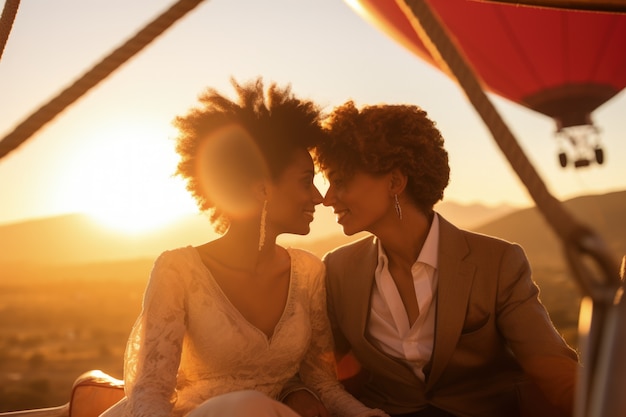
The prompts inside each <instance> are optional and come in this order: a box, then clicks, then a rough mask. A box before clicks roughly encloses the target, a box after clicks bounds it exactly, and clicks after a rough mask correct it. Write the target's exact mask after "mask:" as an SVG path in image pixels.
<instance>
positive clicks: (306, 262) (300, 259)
mask: <svg viewBox="0 0 626 417" xmlns="http://www.w3.org/2000/svg"><path fill="white" fill-rule="evenodd" d="M287 252H288V253H289V256H290V257H291V266H292V268H293V269H294V270H296V271H309V272H311V274H312V275H316V274H317V273H319V272H320V271H323V270H324V263H323V262H322V260H321V259H320V258H319V257H318V256H317V255H315V254H314V253H312V252H309V251H307V250H305V249H300V248H287Z"/></svg>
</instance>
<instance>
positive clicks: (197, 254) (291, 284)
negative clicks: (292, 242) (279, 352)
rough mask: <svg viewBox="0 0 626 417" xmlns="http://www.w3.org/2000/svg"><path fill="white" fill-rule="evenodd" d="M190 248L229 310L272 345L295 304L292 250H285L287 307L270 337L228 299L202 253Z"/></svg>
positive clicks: (284, 308)
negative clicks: (287, 279)
mask: <svg viewBox="0 0 626 417" xmlns="http://www.w3.org/2000/svg"><path fill="white" fill-rule="evenodd" d="M189 247H190V248H191V250H192V251H193V252H194V253H195V257H196V259H197V260H198V262H200V264H201V265H202V268H203V270H204V272H205V273H206V275H208V277H209V279H208V281H209V282H210V283H211V285H212V286H213V287H214V288H215V290H216V291H217V293H218V294H219V296H220V297H221V298H222V299H223V301H224V303H225V304H226V305H227V306H228V308H229V309H230V310H231V311H232V312H233V313H234V314H235V315H236V316H237V317H238V318H240V319H241V321H243V322H244V323H246V325H247V326H248V327H250V328H251V329H252V330H253V331H255V332H256V333H258V334H260V335H261V336H262V337H263V340H264V341H265V343H266V344H267V345H268V346H269V345H271V343H272V340H274V339H275V337H276V335H277V334H278V332H279V331H280V328H281V327H282V326H281V325H282V323H283V321H284V320H285V317H286V316H287V314H288V313H289V311H290V309H291V306H292V304H293V303H292V299H293V291H294V288H295V286H294V282H293V281H294V279H293V277H294V271H293V258H292V253H291V251H290V249H289V248H285V250H286V251H287V254H288V255H289V286H288V288H287V299H286V300H285V306H284V307H283V311H282V313H281V315H280V317H279V319H278V321H277V322H276V324H275V325H274V331H273V332H272V334H271V335H270V336H268V335H267V333H265V332H264V331H263V330H261V329H260V328H258V327H257V326H255V325H254V324H252V323H251V322H250V320H248V319H247V318H246V317H245V316H244V315H243V313H242V312H241V311H240V310H239V309H238V308H237V307H235V305H234V304H233V303H232V301H231V300H230V298H228V296H227V295H226V293H225V292H224V290H223V289H222V287H221V286H220V284H219V282H217V279H215V276H214V275H213V272H212V271H211V269H210V268H209V267H208V266H207V265H206V264H205V263H204V261H203V260H202V256H201V255H200V252H199V251H198V249H197V248H195V247H193V246H189Z"/></svg>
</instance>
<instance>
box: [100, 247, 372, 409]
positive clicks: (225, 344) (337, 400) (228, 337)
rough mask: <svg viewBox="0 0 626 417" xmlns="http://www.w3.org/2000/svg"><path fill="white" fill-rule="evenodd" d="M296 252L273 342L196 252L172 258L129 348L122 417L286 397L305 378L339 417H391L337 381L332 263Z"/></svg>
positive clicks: (152, 285)
mask: <svg viewBox="0 0 626 417" xmlns="http://www.w3.org/2000/svg"><path fill="white" fill-rule="evenodd" d="M288 253H289V255H290V257H291V276H290V284H289V293H288V297H287V303H286V305H285V309H284V311H283V314H282V316H281V318H280V320H279V322H278V324H277V326H276V328H275V330H274V333H273V335H272V337H271V338H268V337H267V335H266V334H265V333H263V332H262V331H261V330H259V329H258V328H256V327H254V326H253V325H252V324H251V323H250V322H248V321H247V320H246V319H245V318H244V317H243V315H242V314H241V313H240V312H239V311H238V310H237V309H236V308H235V307H234V306H233V305H232V304H231V303H230V301H229V300H228V298H227V297H226V296H225V294H224V293H223V292H222V290H221V288H220V287H219V285H218V284H217V282H216V281H215V280H214V278H213V277H212V275H211V272H210V271H209V270H208V269H207V268H206V266H205V265H204V264H203V262H202V260H201V259H200V256H199V254H198V252H197V251H196V249H195V248H193V247H191V246H188V247H185V248H181V249H176V250H172V251H167V252H164V253H163V254H162V255H161V256H160V257H159V258H158V259H157V260H156V262H155V264H154V267H153V270H152V273H151V275H150V281H149V283H148V286H147V288H146V292H145V296H144V302H143V309H142V313H141V315H140V316H139V317H138V319H137V321H136V323H135V325H134V327H133V329H132V332H131V335H130V338H129V341H128V345H127V348H126V354H125V366H124V379H125V385H126V396H127V398H126V400H125V402H126V404H125V406H124V407H123V411H122V414H123V415H128V416H133V417H143V416H146V417H148V416H149V417H158V416H183V415H185V414H186V413H188V412H189V411H191V410H193V409H194V408H195V407H197V406H198V405H199V404H201V403H202V402H203V401H205V400H206V399H208V398H211V397H213V396H216V395H219V394H223V393H227V392H231V391H236V390H243V389H254V390H258V391H261V392H263V393H265V394H267V395H269V396H270V397H272V398H278V396H279V394H280V392H281V389H282V388H283V386H284V384H285V382H287V381H288V380H289V379H290V378H291V377H292V376H293V375H294V374H296V373H297V372H298V371H299V372H300V376H301V378H302V380H303V382H304V383H305V384H306V385H307V386H308V387H310V388H312V389H313V390H314V391H315V392H316V394H318V396H319V397H320V398H321V399H322V401H323V402H324V403H325V405H326V407H327V408H328V409H329V410H330V412H331V413H332V414H333V415H335V416H373V415H381V414H380V413H379V412H377V411H375V410H370V409H368V408H366V407H365V406H363V405H362V404H361V403H360V402H358V401H357V400H355V399H354V398H353V397H352V396H350V395H349V394H348V393H347V392H345V391H344V390H343V389H342V388H341V386H340V384H339V383H338V382H337V379H336V374H335V365H334V360H333V355H332V337H331V333H330V328H329V324H328V318H327V316H326V304H325V288H324V266H323V263H322V262H321V261H320V260H319V259H318V258H316V257H315V256H314V255H312V254H310V253H308V252H305V251H302V250H298V249H288ZM107 417H110V416H107Z"/></svg>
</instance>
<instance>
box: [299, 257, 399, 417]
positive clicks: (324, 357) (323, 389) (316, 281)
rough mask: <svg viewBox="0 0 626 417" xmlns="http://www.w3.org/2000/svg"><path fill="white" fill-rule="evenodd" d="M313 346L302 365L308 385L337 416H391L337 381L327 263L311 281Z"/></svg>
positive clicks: (301, 374)
mask: <svg viewBox="0 0 626 417" xmlns="http://www.w3.org/2000/svg"><path fill="white" fill-rule="evenodd" d="M309 290H310V294H311V295H310V300H311V305H310V314H311V330H312V334H311V345H310V347H309V350H308V351H307V353H306V355H305V358H304V360H303V362H302V364H301V365H300V376H301V377H302V381H303V382H304V384H305V385H306V386H308V387H310V388H312V389H313V391H315V392H316V393H317V394H318V396H319V397H320V399H321V400H322V402H323V403H324V405H325V406H326V407H327V408H328V410H329V411H330V413H331V414H332V415H333V416H336V417H369V416H387V414H385V413H384V412H383V411H381V410H375V409H370V408H368V407H366V406H365V405H363V404H362V403H361V402H359V401H358V400H357V399H356V398H354V397H353V396H352V395H351V394H350V393H348V392H347V391H345V390H344V388H343V386H342V385H341V384H340V383H339V381H338V380H337V370H336V365H335V357H334V353H333V339H332V335H331V330H330V323H329V321H328V315H327V312H326V288H325V284H324V266H323V264H321V266H320V267H319V270H316V272H315V274H314V276H313V279H312V280H311V286H310V288H309Z"/></svg>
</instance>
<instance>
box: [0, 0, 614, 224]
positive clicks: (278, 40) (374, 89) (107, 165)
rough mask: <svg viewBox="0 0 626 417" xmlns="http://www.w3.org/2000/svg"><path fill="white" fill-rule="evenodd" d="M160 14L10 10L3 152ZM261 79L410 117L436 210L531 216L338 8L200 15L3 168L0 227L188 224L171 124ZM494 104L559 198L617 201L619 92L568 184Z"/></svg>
mask: <svg viewBox="0 0 626 417" xmlns="http://www.w3.org/2000/svg"><path fill="white" fill-rule="evenodd" d="M173 3H174V0H149V1H148V0H136V1H132V2H129V1H126V0H90V1H81V0H56V1H42V0H40V1H28V2H22V3H21V5H20V9H19V11H18V14H17V17H16V20H15V23H14V26H13V29H12V32H11V36H10V37H9V40H8V43H7V45H6V48H5V50H4V54H3V56H2V59H1V60H0V98H1V99H0V114H1V115H2V117H0V138H1V137H4V135H6V134H7V133H9V132H10V131H11V130H12V129H13V128H14V127H15V125H17V124H18V123H19V122H21V121H22V120H23V119H24V118H26V117H27V116H28V115H30V114H31V113H32V112H33V111H35V110H36V109H37V108H38V107H39V106H40V105H42V104H43V103H45V102H46V101H47V100H49V99H50V98H51V97H53V96H54V95H56V94H57V93H58V92H59V91H60V90H61V89H63V88H64V87H66V86H67V85H69V84H70V83H71V82H72V81H73V80H74V79H76V78H77V77H79V76H81V75H82V74H83V73H84V72H85V71H86V70H87V69H89V68H90V67H91V66H92V65H93V64H94V63H96V62H98V61H99V60H100V59H101V58H102V57H103V56H105V55H106V54H108V53H109V52H110V51H111V50H113V49H114V48H115V47H117V46H118V45H119V44H121V43H122V42H123V41H125V40H126V39H127V38H129V37H130V36H131V35H133V34H134V33H135V32H136V31H137V30H139V29H140V28H141V27H142V26H143V25H144V24H145V23H146V22H147V21H149V20H150V19H152V18H154V17H155V16H157V15H158V14H160V13H161V12H162V11H163V10H164V9H166V8H167V7H169V6H170V5H171V4H173ZM259 75H260V76H263V78H264V79H265V80H267V81H268V82H269V81H276V82H278V83H279V84H287V83H290V84H291V85H292V88H293V91H294V92H295V93H296V94H298V95H301V96H304V97H308V98H311V99H313V100H315V101H316V102H318V103H319V104H320V105H322V106H324V108H325V109H327V110H330V109H332V107H334V106H336V105H338V104H341V103H343V102H344V101H346V100H347V99H354V100H355V101H356V103H357V104H358V105H363V104H376V103H381V102H386V103H413V104H417V105H419V106H421V107H423V108H424V109H425V110H426V111H427V112H428V113H429V115H430V116H431V117H432V118H433V119H434V120H435V121H436V122H437V124H438V127H439V128H440V130H441V131H442V133H443V135H444V138H445V139H446V147H447V149H448V151H449V153H450V164H451V168H452V174H451V183H450V185H449V187H448V189H447V191H446V195H445V199H446V200H451V201H458V202H461V203H474V202H478V203H484V204H489V205H494V204H500V203H508V204H513V205H519V206H527V205H529V204H531V200H530V198H529V197H528V194H527V192H526V190H525V189H524V187H523V185H522V184H521V183H520V182H519V181H518V180H517V178H516V176H515V175H514V173H513V172H512V170H511V169H510V168H509V166H508V162H506V160H505V159H504V157H503V156H502V155H501V153H500V151H499V149H498V148H497V146H496V145H495V143H494V142H493V139H492V138H491V136H490V135H489V133H488V131H487V129H486V128H485V127H484V125H483V123H482V121H481V120H480V118H479V117H478V116H477V114H476V112H475V111H474V109H473V108H472V107H471V105H470V104H469V102H468V101H467V100H466V98H465V96H464V95H463V93H462V91H461V90H460V88H459V87H458V86H457V85H456V84H455V83H454V82H452V81H451V80H450V79H449V78H447V77H446V76H444V75H443V74H442V73H440V72H438V71H437V70H435V69H433V68H432V67H430V66H428V65H427V64H425V63H423V62H422V61H420V60H419V59H418V58H417V57H415V56H414V55H412V54H411V53H410V52H408V51H406V50H404V49H403V48H402V47H400V46H399V45H397V44H396V43H395V42H394V41H393V40H391V39H390V38H388V37H387V36H386V35H384V34H383V33H381V32H379V31H378V30H377V29H375V28H374V27H372V26H370V25H369V24H368V23H366V22H365V21H364V20H362V19H361V18H360V17H359V16H358V15H356V14H355V13H354V12H353V11H352V10H351V9H350V8H349V7H348V6H347V5H346V3H344V2H343V1H342V0H267V1H249V0H212V1H206V2H204V3H202V4H201V5H200V6H199V7H198V8H196V9H195V10H194V11H192V12H191V13H190V14H189V15H187V16H186V17H185V18H183V19H182V20H181V21H179V22H178V23H177V24H176V25H175V26H174V27H173V28H171V29H170V30H168V31H167V32H165V33H164V35H162V36H161V37H160V38H158V39H157V40H156V42H155V43H153V44H151V45H150V46H149V47H148V48H146V49H145V50H144V51H142V52H141V53H140V54H139V55H137V56H135V58H133V59H132V60H131V61H130V62H128V63H127V64H126V65H124V66H123V67H122V68H120V69H119V70H118V71H117V72H115V73H114V74H113V75H112V76H111V77H109V78H108V79H107V80H105V81H104V82H103V83H101V84H100V85H99V86H98V87H97V88H95V89H94V90H92V91H91V92H90V93H89V94H88V95H86V96H84V97H83V98H82V99H81V100H80V101H79V102H77V103H75V104H74V105H73V106H72V107H70V108H68V109H67V110H66V111H65V112H64V113H62V114H61V115H60V116H59V117H57V118H56V119H55V120H54V121H53V122H52V123H50V124H49V125H47V126H46V127H45V128H44V129H43V130H41V131H40V132H38V133H37V134H36V135H35V136H34V137H32V138H31V139H30V140H29V141H28V142H26V144H24V145H23V146H21V147H20V148H18V150H16V151H14V152H12V153H10V154H9V155H8V156H6V157H5V158H3V159H0V201H1V203H0V224H6V223H11V222H16V221H22V220H26V219H31V218H38V217H45V216H50V215H57V214H63V213H73V212H85V213H88V214H93V215H96V216H99V217H100V218H101V219H104V220H107V221H110V222H111V223H115V222H117V223H118V224H121V223H124V222H130V223H131V224H134V225H138V224H141V223H142V222H144V223H145V224H146V225H149V224H158V223H162V222H164V221H167V220H168V219H171V218H172V217H173V216H176V215H179V214H182V213H190V212H194V211H195V206H194V204H193V202H192V200H191V199H190V197H188V196H187V193H186V191H185V190H184V186H183V185H182V182H181V181H180V180H177V179H174V178H172V173H173V172H174V169H175V164H176V154H175V153H174V151H173V141H172V138H173V136H174V131H173V129H172V127H171V121H172V119H173V118H174V117H175V116H176V115H177V114H181V113H184V112H186V111H187V109H188V108H189V107H191V106H193V105H195V103H196V98H197V96H198V94H199V93H200V92H201V91H202V90H203V89H204V88H206V87H208V86H211V87H216V88H218V89H219V90H221V91H223V92H224V93H227V94H228V95H231V93H232V89H231V87H230V84H229V78H230V77H231V76H234V77H235V78H236V79H237V80H239V81H246V80H249V79H251V78H254V77H256V76H259ZM491 97H492V98H493V100H494V102H495V104H496V106H497V108H498V109H499V110H500V111H501V113H502V115H503V117H504V119H505V120H506V121H507V122H508V123H509V124H510V127H511V129H512V130H513V132H514V133H515V134H516V135H517V137H518V139H519V141H520V143H521V145H522V147H523V148H524V150H525V151H526V152H527V154H528V156H529V157H530V159H531V160H532V162H533V163H534V164H535V166H536V167H537V168H538V170H539V172H540V174H541V175H542V177H543V178H544V180H545V181H546V183H547V185H548V188H549V189H550V190H551V191H552V192H553V193H554V194H555V195H556V196H557V197H558V198H560V199H567V198H571V197H575V196H578V195H584V194H597V193H603V192H607V191H614V190H622V189H626V163H625V161H626V94H625V93H624V92H623V91H622V93H620V94H619V95H618V96H616V97H615V98H613V99H612V100H611V101H609V102H608V103H606V104H605V105H603V106H602V107H600V108H599V109H598V110H597V111H596V112H595V113H594V114H593V118H594V121H595V122H596V124H597V126H598V127H599V128H600V129H601V131H602V142H603V145H604V148H605V152H606V162H605V164H604V165H603V166H598V165H592V166H591V167H588V168H586V169H579V170H574V169H573V168H568V169H565V170H564V169H561V168H560V166H559V165H558V161H557V156H556V155H557V152H558V147H557V142H556V140H555V139H554V130H555V125H554V121H553V120H552V119H550V118H548V117H546V116H543V115H541V114H538V113H535V112H533V111H531V110H528V109H525V108H524V107H522V106H520V105H517V104H514V103H511V102H508V101H506V100H504V99H500V98H498V97H493V96H491ZM319 184H320V186H321V187H322V188H323V186H324V184H323V182H322V181H319Z"/></svg>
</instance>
